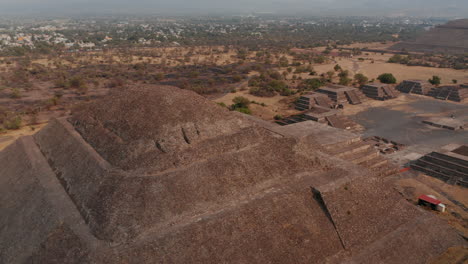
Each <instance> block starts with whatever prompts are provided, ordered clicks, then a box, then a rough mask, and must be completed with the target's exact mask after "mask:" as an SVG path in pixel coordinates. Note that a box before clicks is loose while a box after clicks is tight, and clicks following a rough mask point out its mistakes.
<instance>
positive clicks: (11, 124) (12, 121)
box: [3, 115, 23, 130]
mask: <svg viewBox="0 0 468 264" xmlns="http://www.w3.org/2000/svg"><path fill="white" fill-rule="evenodd" d="M22 123H23V119H22V118H21V116H19V115H17V116H14V117H11V118H8V119H6V120H5V121H4V122H3V127H4V128H6V129H9V130H15V129H20V128H21V124H22Z"/></svg>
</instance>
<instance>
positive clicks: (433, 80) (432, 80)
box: [428, 75, 442, 86]
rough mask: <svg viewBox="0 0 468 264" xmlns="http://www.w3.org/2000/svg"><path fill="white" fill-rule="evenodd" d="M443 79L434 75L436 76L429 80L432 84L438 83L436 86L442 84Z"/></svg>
mask: <svg viewBox="0 0 468 264" xmlns="http://www.w3.org/2000/svg"><path fill="white" fill-rule="evenodd" d="M441 80H442V79H441V78H440V77H439V76H437V75H434V76H432V78H431V79H429V80H428V81H429V82H430V83H431V84H432V85H436V86H437V85H439V84H440V81H441Z"/></svg>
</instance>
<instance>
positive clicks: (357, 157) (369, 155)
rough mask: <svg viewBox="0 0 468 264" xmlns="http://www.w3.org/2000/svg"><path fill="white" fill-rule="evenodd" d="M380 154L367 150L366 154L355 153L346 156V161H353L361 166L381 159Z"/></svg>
mask: <svg viewBox="0 0 468 264" xmlns="http://www.w3.org/2000/svg"><path fill="white" fill-rule="evenodd" d="M379 155H380V154H379V153H378V152H377V151H375V150H367V151H364V152H357V153H353V154H352V155H351V156H345V157H344V159H346V160H349V161H351V162H352V163H354V164H360V163H363V162H366V161H369V160H372V159H374V158H376V157H379Z"/></svg>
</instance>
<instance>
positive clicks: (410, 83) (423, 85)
mask: <svg viewBox="0 0 468 264" xmlns="http://www.w3.org/2000/svg"><path fill="white" fill-rule="evenodd" d="M396 89H397V90H398V91H400V92H402V93H414V94H421V95H428V94H429V93H430V92H431V91H432V90H433V89H434V86H433V85H432V84H430V83H429V82H426V81H421V80H405V81H403V82H402V83H400V84H399V85H398V86H397V87H396Z"/></svg>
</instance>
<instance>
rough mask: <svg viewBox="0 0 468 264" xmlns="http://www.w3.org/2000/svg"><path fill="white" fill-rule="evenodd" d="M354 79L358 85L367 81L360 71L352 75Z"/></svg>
mask: <svg viewBox="0 0 468 264" xmlns="http://www.w3.org/2000/svg"><path fill="white" fill-rule="evenodd" d="M354 80H356V82H357V83H358V84H359V85H364V84H366V83H367V82H368V81H369V78H367V77H366V76H365V75H364V74H362V73H358V74H356V75H354Z"/></svg>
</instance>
